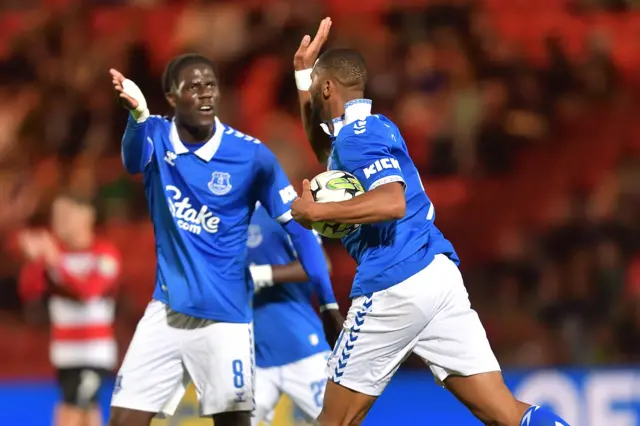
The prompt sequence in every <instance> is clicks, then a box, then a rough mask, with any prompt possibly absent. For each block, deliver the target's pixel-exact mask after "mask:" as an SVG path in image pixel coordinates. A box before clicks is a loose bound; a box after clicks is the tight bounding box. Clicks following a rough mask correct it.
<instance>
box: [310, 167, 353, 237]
mask: <svg viewBox="0 0 640 426" xmlns="http://www.w3.org/2000/svg"><path fill="white" fill-rule="evenodd" d="M310 187H311V194H313V198H314V200H315V201H316V202H318V203H330V202H336V201H344V200H350V199H351V198H353V197H357V196H358V195H361V194H364V189H363V188H362V185H361V184H360V182H359V181H358V179H357V178H356V177H355V176H354V175H352V174H351V173H347V172H343V171H341V170H330V171H327V172H323V173H320V174H319V175H318V176H316V177H314V178H313V179H312V180H311V182H310ZM311 226H312V227H313V229H314V230H315V231H316V232H318V233H319V234H320V235H322V236H324V237H327V238H342V237H344V236H345V235H349V234H351V233H352V232H354V231H355V230H356V229H358V227H359V226H360V225H357V224H351V223H329V222H314V223H312V224H311Z"/></svg>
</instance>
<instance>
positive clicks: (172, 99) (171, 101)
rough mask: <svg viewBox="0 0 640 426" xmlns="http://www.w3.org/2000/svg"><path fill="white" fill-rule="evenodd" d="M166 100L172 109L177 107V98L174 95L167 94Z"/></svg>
mask: <svg viewBox="0 0 640 426" xmlns="http://www.w3.org/2000/svg"><path fill="white" fill-rule="evenodd" d="M164 98H165V99H166V100H167V102H168V103H169V105H170V106H171V108H175V107H176V97H175V96H174V95H173V93H171V92H169V93H165V95H164Z"/></svg>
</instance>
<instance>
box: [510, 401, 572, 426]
mask: <svg viewBox="0 0 640 426" xmlns="http://www.w3.org/2000/svg"><path fill="white" fill-rule="evenodd" d="M520 426H569V423H567V422H566V421H564V420H562V419H561V418H560V417H558V416H556V415H555V414H553V413H552V412H551V411H549V410H547V409H545V408H542V407H538V406H537V405H532V406H531V407H529V409H528V410H527V411H526V412H525V413H524V416H522V420H520Z"/></svg>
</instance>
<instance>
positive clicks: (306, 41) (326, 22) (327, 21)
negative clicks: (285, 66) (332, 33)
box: [293, 18, 331, 71]
mask: <svg viewBox="0 0 640 426" xmlns="http://www.w3.org/2000/svg"><path fill="white" fill-rule="evenodd" d="M330 29H331V18H324V19H323V20H322V21H320V26H319V27H318V32H317V33H316V36H315V37H314V38H313V40H311V37H310V36H309V35H306V36H304V37H303V38H302V42H301V43H300V47H298V51H297V52H296V54H295V55H294V57H293V68H294V69H295V70H296V71H302V70H306V69H309V68H313V65H314V64H315V63H316V59H318V55H319V54H320V49H322V46H323V45H324V43H325V42H326V41H327V39H328V38H329V30H330Z"/></svg>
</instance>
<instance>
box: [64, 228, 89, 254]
mask: <svg viewBox="0 0 640 426" xmlns="http://www.w3.org/2000/svg"><path fill="white" fill-rule="evenodd" d="M93 239H94V237H93V232H89V233H87V234H83V235H76V236H75V238H71V239H68V240H66V241H63V244H64V246H65V247H66V248H67V249H68V250H71V251H84V250H88V249H90V248H91V246H93Z"/></svg>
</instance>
